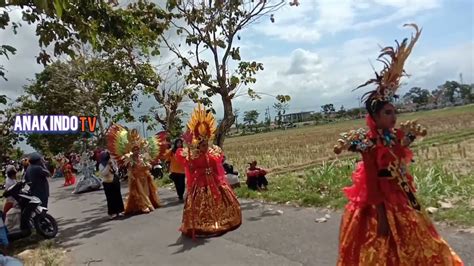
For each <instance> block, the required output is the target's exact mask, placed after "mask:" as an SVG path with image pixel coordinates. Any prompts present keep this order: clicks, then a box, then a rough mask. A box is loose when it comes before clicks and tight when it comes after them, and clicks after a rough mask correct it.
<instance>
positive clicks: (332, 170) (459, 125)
mask: <svg viewBox="0 0 474 266" xmlns="http://www.w3.org/2000/svg"><path fill="white" fill-rule="evenodd" d="M411 119H418V122H419V123H421V124H423V125H424V126H425V127H427V128H428V136H427V137H426V138H424V139H422V140H417V142H415V144H414V145H413V150H414V152H415V163H414V164H413V165H412V167H411V172H412V174H413V176H414V177H415V179H416V183H417V186H418V195H419V198H420V200H421V201H422V202H423V205H424V206H425V207H436V208H438V209H437V210H436V211H435V213H434V214H433V216H434V218H435V219H436V220H443V221H447V222H452V223H455V224H461V225H468V226H474V211H473V210H474V170H473V169H474V105H469V106H463V107H456V108H449V109H443V110H434V111H426V112H418V113H410V114H403V115H401V116H400V117H399V121H400V122H403V121H406V120H411ZM362 126H364V120H362V119H361V120H356V121H344V122H339V123H334V124H329V125H322V126H313V127H305V128H297V129H292V130H287V131H277V132H271V133H265V134H258V135H253V136H245V137H238V138H231V139H229V140H227V142H226V146H225V152H226V156H227V158H228V159H229V161H231V162H232V163H233V164H234V166H235V167H236V168H237V169H238V170H239V171H241V173H245V167H246V163H247V162H249V161H251V160H253V159H255V160H257V161H258V162H259V165H260V166H262V167H264V168H268V169H271V170H272V176H271V177H270V185H271V186H270V189H269V191H267V192H263V193H258V192H254V191H249V190H248V189H247V188H246V187H242V188H240V189H237V194H238V195H239V196H240V197H245V198H256V199H263V200H266V201H270V202H277V203H290V202H291V203H294V204H297V205H303V206H318V207H325V208H326V207H328V208H340V207H342V206H343V205H344V204H345V202H346V200H345V198H344V196H343V193H342V188H343V187H345V186H348V185H350V183H351V181H350V174H351V172H352V171H353V168H354V165H355V160H356V158H357V156H356V155H354V154H350V153H345V154H342V155H340V156H339V157H337V156H335V155H334V153H333V152H332V147H333V145H334V144H335V142H336V140H337V138H338V133H340V132H344V131H347V130H350V129H353V128H358V127H362ZM441 204H444V205H446V204H447V205H448V207H445V208H439V207H440V206H441ZM449 205H450V206H449Z"/></svg>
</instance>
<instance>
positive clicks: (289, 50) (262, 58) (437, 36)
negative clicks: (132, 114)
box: [0, 0, 474, 118]
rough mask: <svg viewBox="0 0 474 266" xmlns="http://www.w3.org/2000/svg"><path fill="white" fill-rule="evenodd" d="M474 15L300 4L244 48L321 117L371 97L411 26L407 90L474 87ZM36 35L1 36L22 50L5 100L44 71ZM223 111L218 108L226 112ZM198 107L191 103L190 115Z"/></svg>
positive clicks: (303, 107)
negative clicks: (375, 80)
mask: <svg viewBox="0 0 474 266" xmlns="http://www.w3.org/2000/svg"><path fill="white" fill-rule="evenodd" d="M473 14H474V6H473V1H472V0H300V6H298V7H290V6H288V5H287V6H285V7H284V8H282V9H281V10H279V11H277V12H276V13H275V14H274V17H275V22H274V23H271V21H270V19H269V18H268V17H267V18H263V19H262V20H261V21H260V22H259V23H257V24H254V25H252V26H251V27H249V28H247V29H246V30H245V31H244V32H242V33H241V34H240V36H241V41H239V42H238V43H237V44H238V45H239V46H240V47H241V55H242V59H243V60H255V61H258V62H261V63H263V64H264V67H265V70H264V71H262V72H261V73H259V74H258V75H257V80H258V81H257V83H256V84H255V85H253V86H252V88H253V89H254V90H255V91H258V92H262V93H268V94H272V95H276V94H289V95H290V96H291V97H292V101H291V103H290V111H291V112H299V111H319V110H320V106H321V105H322V104H325V103H333V104H335V106H336V107H337V108H338V107H339V106H340V105H344V106H345V107H355V106H358V104H359V103H358V97H359V96H360V95H361V94H362V93H363V92H364V91H363V90H361V91H360V92H351V90H352V89H353V88H355V87H356V86H358V85H359V84H361V83H363V82H365V81H366V80H367V79H369V78H372V75H373V72H372V69H371V66H370V63H371V62H372V63H373V64H374V66H375V68H376V69H380V64H377V62H376V61H375V58H376V56H377V55H378V52H379V45H381V46H386V45H393V44H394V40H395V39H398V40H401V39H403V38H405V37H409V36H410V35H411V34H412V32H413V31H412V29H411V28H403V27H402V25H403V24H404V23H417V24H418V25H419V26H421V27H422V28H423V32H422V35H421V37H420V40H419V41H418V43H417V44H416V46H415V49H414V51H413V53H412V55H411V57H410V58H409V60H408V62H407V64H406V71H407V72H408V73H409V74H411V77H410V78H407V79H405V80H404V82H405V83H406V86H404V87H403V88H402V89H401V90H402V92H404V91H406V90H407V89H409V88H411V87H413V86H419V87H422V88H428V89H433V88H436V87H437V85H440V84H442V83H443V82H444V81H445V80H459V78H460V77H459V76H460V73H462V77H463V81H464V82H466V83H474V71H473V70H474V69H473V64H474V63H473V62H474V29H473V25H474V18H473ZM14 16H15V15H14ZM16 16H17V15H16ZM16 18H19V17H18V16H17V17H16ZM34 30H35V29H34V27H32V26H28V25H26V26H24V27H23V28H22V29H21V30H20V32H19V34H18V35H16V36H15V35H13V34H12V33H11V32H10V31H0V40H2V43H5V42H6V43H7V44H10V45H13V46H15V47H16V48H17V49H18V53H17V54H16V55H15V56H12V57H11V58H10V60H8V61H7V60H6V59H5V58H3V57H2V58H0V64H3V65H5V66H6V68H7V70H8V72H7V76H8V79H9V80H8V81H7V82H5V81H3V80H0V94H7V95H8V96H9V97H11V98H15V97H16V96H18V95H19V94H21V91H22V89H21V87H22V85H24V84H25V83H27V79H29V78H32V77H33V76H34V73H35V72H38V71H41V69H42V66H40V65H37V64H36V61H35V55H37V54H38V51H39V48H38V45H37V43H38V42H37V38H36V37H35V35H34V32H35V31H34ZM5 40H6V41H5ZM204 56H205V57H206V55H204ZM172 60H173V57H172V55H171V54H169V53H166V52H165V53H163V55H162V56H161V58H157V59H156V60H155V61H156V63H159V64H162V65H166V63H167V62H170V61H172ZM142 100H143V105H142V106H141V107H140V108H137V113H145V112H146V110H147V109H148V108H149V107H150V106H153V105H155V103H154V102H153V100H152V99H146V98H143V97H142ZM274 102H275V99H274V98H272V97H269V96H263V98H262V99H261V100H256V101H252V100H250V99H248V98H247V97H239V98H237V99H236V100H235V106H236V107H237V108H239V109H240V110H241V112H243V111H245V110H251V109H256V110H258V111H260V112H261V113H262V115H261V118H263V113H264V111H265V109H266V108H267V106H269V107H271V105H272V104H273V103H274ZM221 105H222V104H221V103H220V102H219V101H218V100H216V101H215V102H214V107H215V109H216V110H217V111H218V113H220V112H221V110H222V106H221ZM192 107H193V105H192V104H191V103H187V104H185V108H186V109H187V110H189V109H190V108H192Z"/></svg>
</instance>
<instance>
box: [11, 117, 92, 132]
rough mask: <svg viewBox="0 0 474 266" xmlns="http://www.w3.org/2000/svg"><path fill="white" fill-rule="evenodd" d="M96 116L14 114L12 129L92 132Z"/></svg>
mask: <svg viewBox="0 0 474 266" xmlns="http://www.w3.org/2000/svg"><path fill="white" fill-rule="evenodd" d="M96 122H97V117H95V116H67V115H16V116H15V124H14V126H13V131H14V132H17V133H53V134H55V133H56V134H65V133H79V132H94V131H95V128H96Z"/></svg>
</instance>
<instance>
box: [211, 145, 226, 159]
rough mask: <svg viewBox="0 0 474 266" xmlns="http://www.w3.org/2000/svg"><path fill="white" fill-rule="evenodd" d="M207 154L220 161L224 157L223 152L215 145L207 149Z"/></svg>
mask: <svg viewBox="0 0 474 266" xmlns="http://www.w3.org/2000/svg"><path fill="white" fill-rule="evenodd" d="M209 153H210V154H211V156H212V157H214V158H217V159H222V158H223V157H224V152H223V151H222V149H221V148H220V147H219V146H217V145H212V146H211V147H209Z"/></svg>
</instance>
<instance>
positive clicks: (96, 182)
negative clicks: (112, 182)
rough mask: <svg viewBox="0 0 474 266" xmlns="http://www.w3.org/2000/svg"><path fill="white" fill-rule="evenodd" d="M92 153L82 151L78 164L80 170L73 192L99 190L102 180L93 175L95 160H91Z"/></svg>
mask: <svg viewBox="0 0 474 266" xmlns="http://www.w3.org/2000/svg"><path fill="white" fill-rule="evenodd" d="M92 155H93V154H90V153H87V152H83V153H82V155H81V158H80V162H79V165H78V168H79V171H80V178H79V181H78V182H77V185H76V187H75V188H74V192H73V193H75V194H78V193H83V192H88V191H94V190H99V189H100V187H101V183H102V180H100V178H98V177H97V176H95V174H94V170H95V161H93V160H92V159H93V158H92V157H93V156H92Z"/></svg>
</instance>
